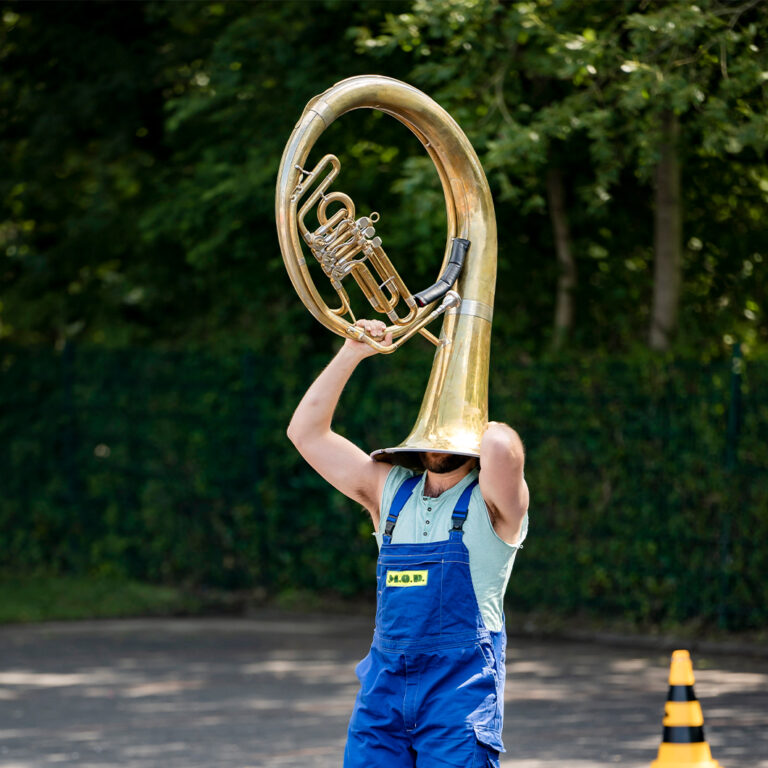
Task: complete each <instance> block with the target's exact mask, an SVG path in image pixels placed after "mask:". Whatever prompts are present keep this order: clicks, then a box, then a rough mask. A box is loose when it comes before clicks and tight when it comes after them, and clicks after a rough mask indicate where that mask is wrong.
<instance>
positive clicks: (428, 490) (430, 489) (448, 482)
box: [424, 462, 475, 496]
mask: <svg viewBox="0 0 768 768" xmlns="http://www.w3.org/2000/svg"><path fill="white" fill-rule="evenodd" d="M474 468H475V467H474V464H473V463H472V462H469V463H467V464H462V465H461V466H460V467H458V468H457V469H454V470H452V471H451V472H443V473H439V474H438V473H437V472H430V471H429V470H427V473H426V474H427V478H426V480H425V481H424V495H425V496H439V495H440V494H441V493H444V492H445V491H447V490H448V489H449V488H453V486H454V485H456V483H459V482H461V481H462V480H463V479H464V478H465V477H466V476H467V475H468V474H469V473H470V472H471V471H472V470H473V469H474Z"/></svg>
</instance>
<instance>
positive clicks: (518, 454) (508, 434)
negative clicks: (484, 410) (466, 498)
mask: <svg viewBox="0 0 768 768" xmlns="http://www.w3.org/2000/svg"><path fill="white" fill-rule="evenodd" d="M524 465H525V452H524V450H523V442H522V440H520V437H519V436H518V434H517V432H515V430H514V429H512V427H510V426H508V425H507V424H500V423H499V422H498V421H491V422H489V423H488V427H487V428H486V430H485V433H484V434H483V439H482V441H481V442H480V467H481V469H480V478H479V480H480V492H481V493H482V494H483V499H484V500H485V503H486V505H487V506H488V511H489V512H490V513H491V522H492V523H493V527H494V530H495V531H496V533H498V534H499V536H500V537H501V538H502V539H503V540H504V541H506V542H507V543H508V544H516V543H517V540H518V538H519V536H520V529H521V527H522V523H523V518H524V517H525V513H526V512H527V511H528V486H527V485H526V483H525V478H524V477H523V468H524Z"/></svg>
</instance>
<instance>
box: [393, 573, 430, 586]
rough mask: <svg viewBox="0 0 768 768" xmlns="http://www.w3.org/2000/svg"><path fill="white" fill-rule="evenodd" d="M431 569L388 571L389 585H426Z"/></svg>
mask: <svg viewBox="0 0 768 768" xmlns="http://www.w3.org/2000/svg"><path fill="white" fill-rule="evenodd" d="M428 575H429V571H387V586H388V587H426V586H427V576H428Z"/></svg>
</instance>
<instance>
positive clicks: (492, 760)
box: [473, 725, 504, 768]
mask: <svg viewBox="0 0 768 768" xmlns="http://www.w3.org/2000/svg"><path fill="white" fill-rule="evenodd" d="M475 738H476V739H477V747H476V749H475V759H474V762H473V768H499V753H500V752H504V744H503V743H502V741H501V734H500V733H499V732H498V731H496V730H494V729H491V728H481V727H480V726H479V725H476V726H475Z"/></svg>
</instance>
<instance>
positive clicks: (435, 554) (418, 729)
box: [344, 476, 506, 768]
mask: <svg viewBox="0 0 768 768" xmlns="http://www.w3.org/2000/svg"><path fill="white" fill-rule="evenodd" d="M418 481H419V476H416V477H411V478H408V479H407V480H406V481H405V482H404V483H403V484H402V485H401V486H400V488H399V489H398V491H397V494H396V495H395V498H394V500H393V502H392V507H391V509H390V510H389V514H388V516H387V521H386V527H385V529H384V536H383V543H382V546H381V551H380V553H379V561H378V565H377V573H376V578H377V583H378V587H377V596H378V599H377V607H376V630H375V632H374V636H373V643H372V644H371V650H370V652H369V653H368V655H367V656H366V657H365V658H364V659H363V660H362V661H361V662H360V663H359V664H358V665H357V669H356V670H355V671H356V674H357V677H358V679H359V680H360V686H361V687H360V692H359V693H358V695H357V700H356V701H355V708H354V710H353V712H352V718H351V720H350V723H349V732H348V735H347V748H346V751H345V753H344V768H438V767H439V768H473V766H482V767H483V768H491V767H493V768H498V766H499V752H503V751H504V745H503V744H502V741H501V728H502V719H503V714H504V658H505V648H506V633H505V631H504V629H503V628H502V629H501V631H499V632H489V631H488V629H487V628H486V626H485V623H484V622H483V617H482V615H481V613H480V608H479V607H478V604H477V598H476V597H475V591H474V588H473V587H472V578H471V575H470V571H469V551H468V550H467V547H466V546H465V544H464V542H463V540H462V537H463V526H464V521H465V520H466V517H467V511H468V509H469V498H470V496H471V494H472V490H473V488H474V487H475V485H477V480H475V481H474V482H473V483H472V484H470V485H469V486H468V487H467V488H466V489H465V491H464V492H463V493H462V495H461V498H460V499H459V501H458V502H457V504H456V507H455V509H454V511H453V517H452V525H451V531H450V535H449V538H448V540H447V541H439V542H433V543H428V544H392V543H391V541H392V531H393V530H394V527H395V523H396V522H397V518H398V515H399V514H400V511H401V510H402V508H403V506H404V505H405V503H406V501H407V500H408V498H409V497H410V495H411V493H412V491H413V489H414V487H415V486H416V484H417V483H418Z"/></svg>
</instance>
